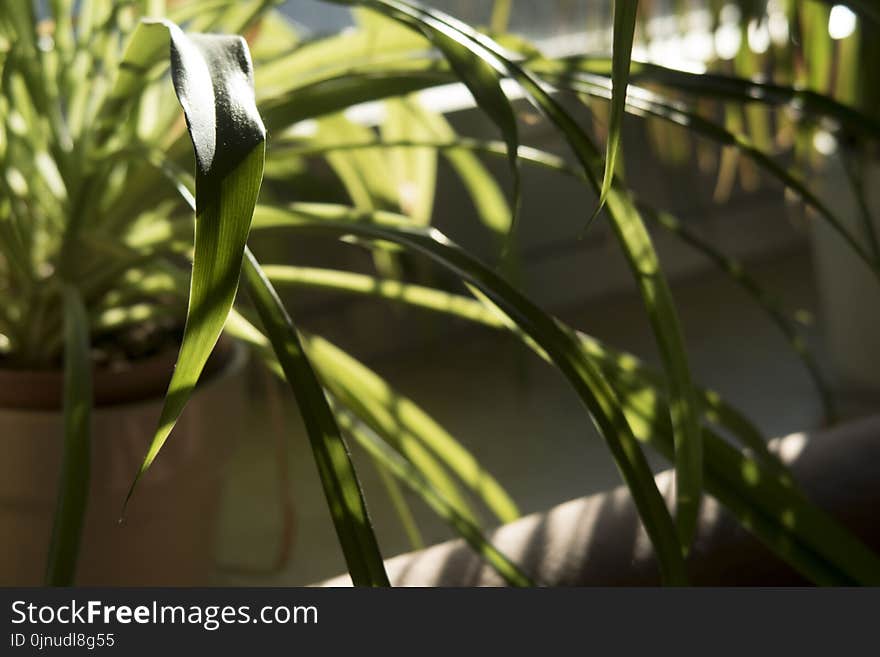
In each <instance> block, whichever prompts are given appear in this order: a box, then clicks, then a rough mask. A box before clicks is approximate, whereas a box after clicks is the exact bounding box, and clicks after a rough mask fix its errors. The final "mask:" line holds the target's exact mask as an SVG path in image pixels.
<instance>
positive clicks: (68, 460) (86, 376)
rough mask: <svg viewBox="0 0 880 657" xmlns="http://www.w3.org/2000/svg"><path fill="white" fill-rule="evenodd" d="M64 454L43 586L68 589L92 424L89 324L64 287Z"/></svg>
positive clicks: (76, 297)
mask: <svg viewBox="0 0 880 657" xmlns="http://www.w3.org/2000/svg"><path fill="white" fill-rule="evenodd" d="M62 294H63V296H64V400H63V405H64V453H63V456H62V463H61V480H60V483H59V485H58V503H57V504H56V506H55V521H54V523H53V526H52V539H51V541H50V542H49V558H48V562H47V565H46V584H47V585H49V586H71V585H72V584H73V583H74V581H73V578H74V575H75V574H76V562H77V556H78V555H79V545H80V536H81V534H82V528H83V524H84V522H85V514H86V507H87V502H88V497H89V472H90V469H91V468H90V463H91V421H92V419H91V418H92V416H91V413H92V361H91V356H90V351H89V319H88V315H87V314H86V309H85V304H84V303H83V299H82V296H81V295H80V293H79V291H78V290H77V289H76V288H74V287H71V286H69V285H65V286H64V288H63V291H62Z"/></svg>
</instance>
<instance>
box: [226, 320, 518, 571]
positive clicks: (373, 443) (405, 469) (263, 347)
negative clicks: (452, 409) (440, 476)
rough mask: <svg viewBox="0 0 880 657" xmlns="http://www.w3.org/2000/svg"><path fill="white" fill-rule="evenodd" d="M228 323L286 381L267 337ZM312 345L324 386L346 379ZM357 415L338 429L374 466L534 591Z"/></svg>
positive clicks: (339, 413) (341, 413)
mask: <svg viewBox="0 0 880 657" xmlns="http://www.w3.org/2000/svg"><path fill="white" fill-rule="evenodd" d="M229 320H230V321H229V325H228V327H229V330H230V332H231V333H232V334H233V335H235V336H236V337H238V338H239V339H241V340H244V341H245V342H247V343H249V344H251V345H252V346H254V347H256V348H257V350H258V351H259V353H260V355H261V356H262V358H263V359H264V361H265V362H266V363H267V365H268V366H269V368H270V369H272V370H273V371H274V372H275V373H276V374H278V375H279V376H281V377H282V378H284V377H285V373H284V371H283V370H281V368H280V367H279V366H278V361H277V360H276V355H275V354H273V353H272V352H271V351H269V350H267V346H268V345H267V340H266V338H265V336H263V334H262V333H260V331H259V330H258V329H257V328H256V327H254V326H253V325H252V324H250V322H248V321H247V320H246V319H245V318H244V317H242V316H241V315H239V314H238V313H233V314H232V315H230V318H229ZM315 341H316V339H315V338H312V339H311V340H310V343H311V344H310V346H309V349H310V353H311V357H312V360H313V362H314V363H315V365H316V367H317V368H318V371H319V373H320V375H321V378H322V379H324V380H325V381H328V382H333V381H334V380H338V379H339V378H340V375H342V377H344V372H340V368H339V365H340V362H339V361H338V360H336V359H335V358H333V357H332V356H333V354H334V353H343V352H341V350H339V349H338V347H336V346H335V345H332V344H330V343H328V342H326V341H323V340H322V341H320V342H321V343H323V346H324V347H328V348H329V351H328V349H321V350H314V349H313V347H314V345H315V344H316V342H315ZM328 354H329V355H330V356H331V357H330V358H329V359H328V358H327V355H328ZM343 355H344V356H345V359H346V361H348V362H350V361H351V360H352V359H351V357H350V356H347V355H346V354H343ZM357 365H358V366H359V369H363V365H361V364H360V363H358V364H357ZM371 374H372V373H371ZM331 385H332V383H331ZM369 388H370V385H369V383H368V386H367V387H366V388H361V390H365V391H366V392H367V394H369ZM337 406H338V404H337ZM356 415H358V413H357V412H356V411H355V413H351V412H349V411H346V410H344V409H340V408H337V410H336V418H337V421H338V425H339V426H340V427H342V428H343V429H345V430H346V431H347V432H348V433H349V434H350V435H351V436H352V437H353V438H354V439H355V440H356V441H357V442H358V444H359V445H361V446H362V447H363V448H364V449H365V450H366V451H367V452H368V453H369V454H370V455H371V456H372V457H373V458H374V459H375V460H376V462H377V464H378V465H380V466H381V467H382V468H384V469H386V470H387V471H388V472H390V473H391V474H393V475H394V476H395V477H397V478H398V479H399V480H400V481H402V482H403V483H404V484H405V485H406V486H408V487H409V488H410V489H411V490H412V491H413V492H414V493H415V494H416V495H418V496H419V497H420V498H422V500H423V501H424V502H425V503H426V504H428V506H429V507H430V508H431V509H432V510H434V512H435V513H437V515H438V516H440V517H441V518H443V519H444V520H445V521H446V522H447V523H449V525H450V526H451V527H452V528H453V529H454V530H455V531H456V532H457V533H458V534H459V535H460V536H462V538H464V539H465V540H466V541H467V542H468V544H469V545H470V546H471V547H472V548H473V549H474V550H475V551H476V552H477V554H479V555H480V556H481V557H482V558H483V559H484V560H485V561H486V562H487V563H488V564H489V565H491V566H492V567H493V568H495V570H496V571H497V572H498V573H499V574H500V575H501V576H502V577H504V578H505V580H506V581H507V582H508V583H510V584H512V585H514V586H530V585H532V583H531V582H530V581H529V578H528V577H527V576H526V575H524V574H523V573H522V572H521V571H520V570H519V569H518V568H517V566H516V565H515V564H513V563H512V562H511V561H510V560H509V559H508V558H507V557H505V556H504V555H503V554H501V552H499V551H498V550H497V549H496V548H495V547H493V546H492V544H491V543H490V542H489V541H488V540H487V539H486V538H485V536H483V534H482V532H481V531H480V528H479V526H477V525H476V523H475V522H474V521H473V520H472V518H471V517H470V515H469V514H466V513H462V511H461V507H460V506H459V505H457V504H456V503H455V502H453V501H451V500H450V499H449V498H448V497H447V496H446V495H445V494H444V492H443V490H442V489H439V488H437V487H436V486H435V485H434V483H433V482H432V479H431V478H430V477H429V476H426V472H425V471H424V470H423V469H422V468H420V467H419V466H417V465H415V464H414V463H413V462H412V461H410V460H409V459H407V458H406V454H405V452H402V451H400V450H399V449H398V448H397V447H395V446H394V445H393V444H392V443H391V442H390V441H389V440H388V439H387V438H386V437H383V436H381V435H380V434H379V433H378V431H377V430H376V429H374V428H373V427H371V426H369V425H368V423H366V422H365V421H363V420H359V419H358V418H357V417H355V416H356ZM440 448H441V449H444V450H445V449H447V446H446V445H440ZM449 451H450V452H451V453H454V452H455V451H456V450H455V448H454V447H453V448H452V449H450V450H449Z"/></svg>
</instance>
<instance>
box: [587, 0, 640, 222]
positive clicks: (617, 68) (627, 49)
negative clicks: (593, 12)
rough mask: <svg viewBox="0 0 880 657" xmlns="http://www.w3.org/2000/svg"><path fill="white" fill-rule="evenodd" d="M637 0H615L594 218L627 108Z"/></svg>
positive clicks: (609, 176)
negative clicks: (609, 92)
mask: <svg viewBox="0 0 880 657" xmlns="http://www.w3.org/2000/svg"><path fill="white" fill-rule="evenodd" d="M638 7H639V2H638V0H614V33H613V44H612V51H611V60H612V68H611V81H612V84H613V90H612V96H611V116H610V117H609V119H608V143H607V145H606V147H605V173H604V176H603V178H602V188H601V189H600V191H599V204H598V205H597V207H596V211H595V212H594V213H593V218H594V219H595V218H596V215H598V214H599V211H600V210H601V209H602V206H604V205H605V198H606V197H607V196H608V191H609V190H610V189H611V181H612V180H613V179H614V167H615V162H616V160H617V152H618V150H619V149H620V132H621V130H622V128H623V115H624V112H625V108H626V87H627V84H628V83H629V67H630V60H631V59H632V45H633V35H634V34H635V29H636V12H637V11H638Z"/></svg>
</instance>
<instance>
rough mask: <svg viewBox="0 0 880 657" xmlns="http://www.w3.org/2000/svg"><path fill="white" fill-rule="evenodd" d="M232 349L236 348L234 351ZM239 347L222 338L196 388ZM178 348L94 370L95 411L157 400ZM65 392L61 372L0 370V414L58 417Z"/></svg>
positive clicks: (216, 372)
mask: <svg viewBox="0 0 880 657" xmlns="http://www.w3.org/2000/svg"><path fill="white" fill-rule="evenodd" d="M236 347H239V348H238V349H237V348H236ZM240 352H241V348H240V345H238V344H237V342H236V341H235V340H233V339H232V338H230V337H228V336H226V335H222V336H221V337H220V340H219V341H218V342H217V345H216V346H215V347H214V350H213V351H212V352H211V356H210V357H209V358H208V362H207V363H206V364H205V368H204V370H203V371H202V376H201V378H200V379H199V383H198V386H199V387H201V386H202V385H204V384H206V383H208V382H210V381H213V380H214V379H216V378H219V376H220V375H222V373H223V372H224V371H225V370H226V369H227V368H228V366H231V365H232V364H233V363H234V361H235V360H237V359H236V358H235V355H236V353H240ZM177 354H178V347H176V346H175V347H173V348H167V349H163V350H162V351H161V352H159V353H158V354H155V355H153V356H150V357H148V358H143V359H139V360H136V361H127V362H125V363H123V364H121V366H116V367H113V368H107V367H94V368H93V370H92V377H93V378H92V387H93V399H94V405H95V408H110V407H114V406H120V405H125V404H136V403H143V402H149V401H154V400H156V399H161V398H162V396H163V395H164V394H165V391H166V390H167V388H168V383H169V381H170V380H171V374H172V372H173V371H174V365H175V363H176V361H177ZM63 389H64V372H63V370H13V369H4V368H2V367H0V410H10V411H60V410H61V407H62V392H63Z"/></svg>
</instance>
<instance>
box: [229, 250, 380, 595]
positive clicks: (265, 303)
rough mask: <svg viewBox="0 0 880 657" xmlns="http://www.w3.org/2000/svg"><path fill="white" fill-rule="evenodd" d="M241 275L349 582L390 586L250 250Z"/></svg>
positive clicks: (355, 486)
mask: <svg viewBox="0 0 880 657" xmlns="http://www.w3.org/2000/svg"><path fill="white" fill-rule="evenodd" d="M244 272H245V278H246V280H247V282H248V289H249V290H250V292H251V296H252V298H253V301H254V304H255V305H256V307H257V312H258V313H259V315H260V319H261V320H262V322H263V326H264V327H265V329H266V334H267V335H268V338H269V341H270V342H271V344H272V349H273V350H274V351H275V355H276V356H277V358H278V362H279V363H280V365H281V368H282V370H283V372H284V375H285V378H286V379H287V381H288V383H289V385H290V387H291V388H292V389H293V392H294V394H295V395H296V400H297V403H298V404H299V408H300V412H301V414H302V418H303V421H304V422H305V425H306V430H307V433H308V435H309V441H310V443H311V446H312V452H313V453H314V455H315V462H316V464H317V466H318V474H319V475H320V477H321V484H322V486H323V487H324V494H325V496H326V497H327V502H328V504H329V506H330V515H331V516H332V517H333V523H334V526H335V527H336V534H337V536H338V537H339V542H340V544H341V545H342V551H343V553H344V555H345V561H346V564H347V565H348V572H349V573H350V574H351V578H352V581H353V582H354V584H355V585H356V586H388V576H387V575H386V573H385V565H384V563H383V562H382V554H381V552H380V551H379V545H378V543H377V541H376V537H375V535H374V534H373V528H372V523H371V521H370V517H369V514H368V513H367V506H366V504H365V502H364V496H363V492H362V491H361V487H360V483H359V482H358V477H357V473H356V472H355V469H354V465H353V464H352V462H351V456H350V455H349V453H348V447H347V446H346V444H345V441H344V440H343V439H342V435H341V434H340V433H339V427H338V426H337V424H336V420H335V418H334V416H333V412H332V411H331V409H330V405H329V403H328V401H327V398H326V397H325V396H324V390H323V388H322V387H321V384H320V383H319V382H318V379H317V377H316V376H315V372H314V370H313V369H312V365H311V363H310V362H309V360H308V358H307V357H306V355H305V352H304V351H303V346H302V342H301V341H300V337H299V334H298V333H297V330H296V327H295V326H294V325H293V321H292V320H291V319H290V315H289V314H288V313H287V310H286V309H285V308H284V305H283V304H282V303H281V300H280V299H279V298H278V295H277V294H276V293H275V290H274V288H273V287H272V284H271V283H269V281H268V279H267V278H266V277H265V275H264V274H263V272H262V271H261V269H260V265H259V263H258V262H257V260H256V258H254V256H253V255H252V254H251V252H250V251H249V250H247V251H246V253H245V263H244Z"/></svg>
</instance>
